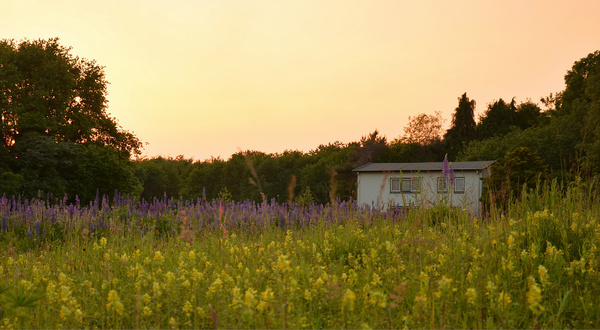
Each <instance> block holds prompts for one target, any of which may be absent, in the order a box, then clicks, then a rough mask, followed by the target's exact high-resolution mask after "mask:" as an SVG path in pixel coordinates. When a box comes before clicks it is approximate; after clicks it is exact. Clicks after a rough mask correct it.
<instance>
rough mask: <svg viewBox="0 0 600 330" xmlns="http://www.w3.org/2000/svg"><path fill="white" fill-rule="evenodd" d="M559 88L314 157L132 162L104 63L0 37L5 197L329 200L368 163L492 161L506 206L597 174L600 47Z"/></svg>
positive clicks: (0, 170)
mask: <svg viewBox="0 0 600 330" xmlns="http://www.w3.org/2000/svg"><path fill="white" fill-rule="evenodd" d="M565 83H566V88H565V90H564V91H560V92H558V93H555V94H550V95H549V96H548V97H545V98H543V99H542V100H540V102H539V103H535V102H532V101H530V100H528V101H525V102H521V103H517V102H516V100H515V99H512V100H503V99H498V100H495V101H493V102H491V103H490V104H488V105H487V108H486V110H485V111H484V112H483V113H482V114H481V115H480V116H479V117H478V118H475V105H476V103H475V100H472V99H470V98H469V97H468V95H467V93H464V94H463V95H461V96H460V97H459V98H458V105H457V107H456V109H455V110H454V113H453V116H452V122H451V125H450V128H449V129H447V130H444V129H443V127H444V125H443V119H442V116H441V114H440V113H439V112H436V113H434V114H426V113H421V114H419V115H417V116H414V117H409V123H408V125H407V126H406V127H405V128H404V135H402V136H398V137H397V138H395V139H393V140H391V141H388V139H387V138H386V137H385V136H382V135H380V134H379V132H378V131H377V130H375V131H373V132H371V133H369V134H367V135H365V136H362V137H361V138H360V139H359V140H357V141H354V142H350V143H340V142H334V143H329V144H326V145H325V144H323V145H320V146H318V147H317V148H315V149H314V150H311V151H309V152H301V151H297V150H286V151H284V152H282V153H271V154H268V153H263V152H260V151H243V152H242V151H240V152H238V153H235V154H233V155H231V157H230V158H229V159H227V160H224V159H221V158H212V159H208V160H203V161H193V160H191V159H186V158H184V157H183V156H179V157H176V158H165V157H155V158H151V159H139V158H138V157H137V156H139V155H140V154H141V146H142V144H141V142H140V141H139V139H138V138H137V137H136V136H135V135H134V134H132V133H130V132H128V131H126V130H124V129H123V128H121V127H120V126H119V125H118V124H117V121H116V119H115V118H112V117H110V115H109V114H108V112H107V100H106V85H107V81H106V80H105V76H104V70H103V67H101V66H99V65H98V64H96V63H95V62H94V61H89V60H85V59H80V58H78V57H76V56H73V55H71V54H70V48H66V47H64V46H61V45H60V44H59V40H58V39H49V40H37V41H29V40H24V41H21V42H15V41H14V40H2V41H0V91H1V92H0V114H1V129H2V135H1V141H0V143H1V145H0V194H1V193H4V194H6V195H8V196H10V195H21V196H23V197H36V196H39V195H40V194H42V195H44V196H49V195H50V194H51V195H52V196H55V197H57V198H61V197H62V196H64V195H65V194H66V195H68V196H70V198H75V197H74V196H76V195H77V198H79V199H80V200H82V201H84V202H87V201H90V200H93V199H94V198H96V196H98V195H103V194H112V193H114V191H115V190H118V191H119V192H121V193H124V194H129V195H131V196H133V197H135V198H144V199H146V200H151V199H153V198H163V197H168V198H184V199H188V200H189V199H198V198H200V199H208V200H211V199H217V198H221V199H227V200H236V201H240V200H247V199H249V200H255V201H262V200H263V199H268V200H275V201H276V202H279V203H284V202H288V201H294V202H299V203H312V202H316V203H327V202H329V201H332V200H334V199H342V200H348V199H351V198H353V197H354V196H356V176H355V174H354V173H353V172H352V170H353V169H354V168H356V167H358V166H360V165H363V164H366V163H368V162H429V161H441V160H442V159H443V158H444V156H445V155H448V158H449V159H450V160H451V161H467V160H497V161H496V163H494V165H493V168H492V173H493V177H492V178H490V179H489V185H488V186H489V187H490V188H491V189H493V190H494V191H495V198H497V199H498V201H499V202H506V201H507V200H508V198H509V197H510V195H511V194H514V193H515V191H519V190H520V188H521V187H522V185H523V184H529V185H531V184H534V183H535V182H536V180H538V179H543V180H550V179H557V180H560V181H563V182H567V181H569V180H573V179H574V178H577V177H597V176H598V175H599V174H600V52H599V51H596V52H594V53H591V54H589V55H588V56H586V57H584V58H582V59H580V60H579V61H577V62H575V63H574V65H573V67H572V68H571V70H569V71H568V72H567V74H566V75H565Z"/></svg>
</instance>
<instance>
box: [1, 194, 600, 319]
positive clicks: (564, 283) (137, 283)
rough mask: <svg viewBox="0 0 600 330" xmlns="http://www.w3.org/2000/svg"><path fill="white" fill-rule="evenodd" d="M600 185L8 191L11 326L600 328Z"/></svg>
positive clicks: (5, 258)
mask: <svg viewBox="0 0 600 330" xmlns="http://www.w3.org/2000/svg"><path fill="white" fill-rule="evenodd" d="M596 188H597V187H596V186H595V185H585V184H583V183H580V184H576V185H572V186H569V187H558V186H557V185H551V186H548V187H543V188H539V189H538V190H537V191H531V192H527V193H523V196H522V199H521V201H520V202H518V203H515V204H513V205H512V207H511V209H510V210H508V211H506V212H504V213H502V214H500V212H498V211H495V210H492V212H491V214H490V216H489V217H487V218H485V219H475V218H472V217H471V216H470V215H469V214H468V213H467V212H466V211H464V210H460V209H452V208H448V207H445V206H443V205H440V206H437V207H435V208H430V209H423V210H409V211H406V212H394V211H389V212H380V211H376V210H371V209H369V208H359V207H357V205H356V203H355V202H339V201H338V202H335V203H332V205H326V206H322V205H311V206H307V207H301V206H299V205H296V204H284V205H278V204H276V203H268V202H267V203H253V202H244V203H220V202H218V201H215V202H209V201H203V200H198V201H194V202H182V201H173V200H165V199H163V200H154V201H152V202H134V201H131V200H128V199H127V198H125V197H123V196H119V195H118V194H115V196H114V197H113V198H107V197H105V198H104V199H98V200H96V201H95V202H93V203H91V204H89V205H79V203H77V202H76V203H74V204H68V203H66V200H62V201H53V202H49V201H48V200H43V199H36V200H29V201H21V200H18V199H14V198H13V199H7V198H2V199H0V218H2V229H1V232H0V249H1V251H3V252H2V256H1V257H0V275H1V276H0V328H538V327H540V328H600V275H599V271H600V251H599V250H598V245H600V223H599V220H600V200H599V199H598V194H597V193H596V191H597V189H596Z"/></svg>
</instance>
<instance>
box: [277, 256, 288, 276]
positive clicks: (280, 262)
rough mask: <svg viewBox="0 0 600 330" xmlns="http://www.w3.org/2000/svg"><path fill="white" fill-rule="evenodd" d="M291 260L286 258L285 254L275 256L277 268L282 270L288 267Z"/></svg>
mask: <svg viewBox="0 0 600 330" xmlns="http://www.w3.org/2000/svg"><path fill="white" fill-rule="evenodd" d="M291 263H292V261H291V260H288V256H287V255H281V256H279V257H278V258H277V269H279V270H281V271H282V272H283V271H286V270H289V269H290V264H291Z"/></svg>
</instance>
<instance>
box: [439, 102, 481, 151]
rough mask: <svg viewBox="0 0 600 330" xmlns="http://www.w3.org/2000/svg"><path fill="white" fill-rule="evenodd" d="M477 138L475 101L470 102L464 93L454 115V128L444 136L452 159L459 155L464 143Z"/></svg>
mask: <svg viewBox="0 0 600 330" xmlns="http://www.w3.org/2000/svg"><path fill="white" fill-rule="evenodd" d="M475 137H476V131H475V100H469V97H468V96H467V93H464V94H463V95H462V96H461V97H459V98H458V107H457V108H456V110H455V111H454V114H453V115H452V127H450V129H448V131H446V134H445V135H444V140H445V141H446V142H447V143H448V154H449V155H450V157H451V159H453V158H454V157H456V155H458V154H459V152H460V151H461V150H462V147H463V143H467V142H469V141H472V140H474V139H475Z"/></svg>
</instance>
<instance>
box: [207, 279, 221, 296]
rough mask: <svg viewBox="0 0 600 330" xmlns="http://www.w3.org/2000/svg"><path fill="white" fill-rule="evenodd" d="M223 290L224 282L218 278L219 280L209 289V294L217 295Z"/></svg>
mask: <svg viewBox="0 0 600 330" xmlns="http://www.w3.org/2000/svg"><path fill="white" fill-rule="evenodd" d="M222 288H223V281H221V279H220V278H218V277H217V279H216V280H215V281H214V282H213V283H212V284H211V285H210V287H209V288H208V294H209V295H214V294H215V293H217V292H219V291H220V290H221V289H222Z"/></svg>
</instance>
